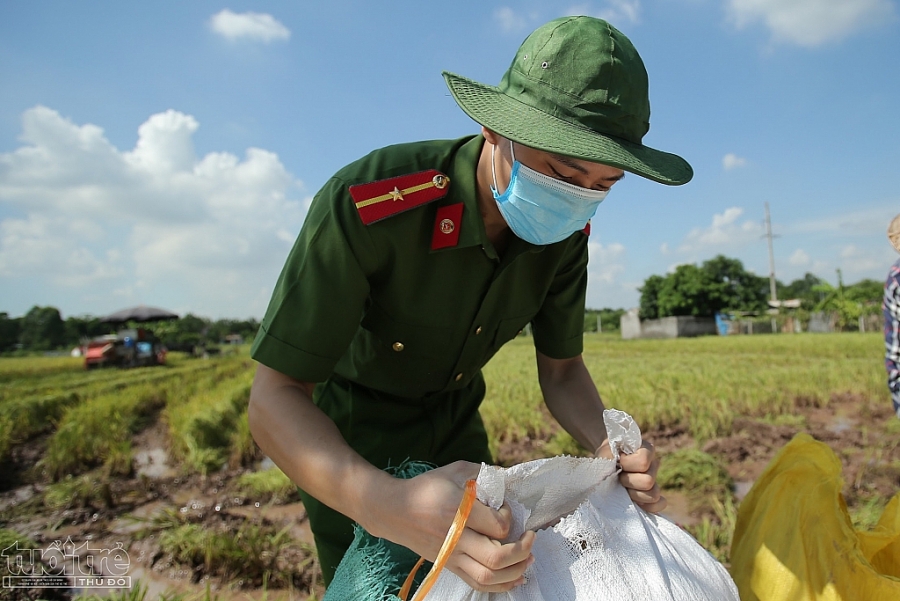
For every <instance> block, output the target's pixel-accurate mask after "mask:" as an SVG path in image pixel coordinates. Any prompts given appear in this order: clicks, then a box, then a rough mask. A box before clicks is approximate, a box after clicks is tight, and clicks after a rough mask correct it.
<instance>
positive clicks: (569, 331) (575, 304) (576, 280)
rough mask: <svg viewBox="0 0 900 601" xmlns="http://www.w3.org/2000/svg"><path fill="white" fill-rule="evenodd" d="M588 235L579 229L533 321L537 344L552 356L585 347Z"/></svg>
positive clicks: (568, 354) (569, 354) (568, 355)
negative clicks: (579, 231)
mask: <svg viewBox="0 0 900 601" xmlns="http://www.w3.org/2000/svg"><path fill="white" fill-rule="evenodd" d="M587 240H588V237H587V236H585V235H583V234H581V233H579V234H577V235H576V236H573V239H572V240H571V241H570V244H572V248H571V250H570V251H569V253H568V254H567V257H566V258H565V259H564V260H563V261H562V262H561V263H560V268H559V271H558V272H557V274H556V276H555V277H554V278H553V282H552V283H551V285H550V289H549V290H548V292H547V296H546V297H545V298H544V302H543V303H542V305H541V308H540V310H539V311H538V313H537V315H535V317H534V319H533V320H532V322H531V326H532V332H533V334H534V346H535V348H536V349H537V350H538V351H539V352H541V353H542V354H544V355H547V356H548V357H550V358H552V359H569V358H571V357H576V356H578V355H580V354H581V352H582V350H583V349H584V340H583V336H584V304H585V295H586V293H587V264H588V246H587Z"/></svg>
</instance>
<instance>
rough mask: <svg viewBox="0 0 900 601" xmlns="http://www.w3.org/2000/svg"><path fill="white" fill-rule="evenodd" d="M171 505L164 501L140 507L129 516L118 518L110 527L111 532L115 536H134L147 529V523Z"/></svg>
mask: <svg viewBox="0 0 900 601" xmlns="http://www.w3.org/2000/svg"><path fill="white" fill-rule="evenodd" d="M168 506H169V504H168V503H166V502H164V501H152V502H150V503H147V504H145V505H141V506H140V507H136V508H135V510H134V511H132V512H131V513H129V514H128V515H123V516H120V517H118V518H116V520H115V521H113V522H112V523H111V524H110V526H109V531H110V532H112V533H114V534H134V533H135V532H138V531H139V530H142V529H144V528H146V527H147V522H148V520H149V519H150V518H152V517H153V515H154V514H155V513H157V512H159V511H161V510H162V509H164V508H166V507H168Z"/></svg>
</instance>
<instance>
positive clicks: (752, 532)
mask: <svg viewBox="0 0 900 601" xmlns="http://www.w3.org/2000/svg"><path fill="white" fill-rule="evenodd" d="M843 484H844V482H843V479H842V478H841V462H840V461H839V460H838V458H837V457H836V456H835V455H834V453H833V452H832V450H831V449H830V448H829V447H828V446H827V445H825V444H823V443H821V442H817V441H816V440H814V439H813V438H812V437H811V436H809V435H808V434H798V435H797V436H795V437H794V439H793V440H791V442H789V443H788V444H787V445H785V447H784V448H783V449H781V450H780V451H779V452H778V454H777V455H776V456H775V458H774V459H772V462H771V463H770V464H769V465H768V466H767V467H766V469H765V471H764V472H763V474H762V475H761V476H760V478H759V480H757V481H756V483H755V484H754V485H753V488H752V489H751V490H750V493H749V494H748V495H747V497H746V498H745V499H744V500H743V501H742V502H741V505H740V508H739V510H738V517H737V526H736V527H735V532H734V538H733V541H732V546H731V575H732V577H733V578H734V581H735V584H737V587H738V591H739V592H740V595H741V601H757V600H758V601H868V600H872V601H876V600H877V601H887V600H893V599H896V600H900V494H897V495H895V496H894V497H893V499H891V501H890V503H888V505H887V507H886V508H885V510H884V513H883V514H882V516H881V519H880V521H879V522H878V525H877V526H876V527H875V529H874V530H872V531H871V532H857V531H855V530H854V529H853V525H852V523H851V521H850V515H849V514H848V513H847V505H846V503H845V502H844V498H843V496H842V495H841V489H842V488H843Z"/></svg>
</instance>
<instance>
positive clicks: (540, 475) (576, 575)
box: [426, 410, 739, 601]
mask: <svg viewBox="0 0 900 601" xmlns="http://www.w3.org/2000/svg"><path fill="white" fill-rule="evenodd" d="M604 421H605V422H606V426H607V432H608V434H609V437H610V441H611V443H612V446H613V449H614V453H615V452H616V451H617V450H619V449H621V450H622V451H623V452H626V453H628V452H633V451H634V450H635V449H637V448H639V447H640V445H641V440H640V431H639V430H638V428H637V425H636V424H635V423H634V420H632V418H631V416H629V415H628V414H626V413H623V412H621V411H615V410H609V411H606V412H604ZM618 473H619V470H618V468H617V467H616V461H615V460H614V459H584V458H576V457H567V456H563V457H553V458H550V459H540V460H537V461H530V462H527V463H522V464H519V465H516V466H513V467H511V468H506V469H505V468H500V467H493V466H488V465H482V466H481V472H480V473H479V474H478V480H477V485H478V489H477V490H478V499H479V500H480V501H481V502H483V503H485V504H487V505H490V506H491V507H493V508H495V509H497V508H499V507H500V506H501V505H502V504H503V501H504V500H506V501H507V502H508V503H509V505H510V508H511V509H512V528H511V531H510V535H509V538H508V539H507V541H511V540H517V539H518V538H519V537H520V536H521V535H522V534H523V533H524V532H525V531H526V530H536V534H537V537H536V539H535V542H534V546H533V548H532V553H533V554H534V557H535V562H534V563H533V564H532V565H531V566H530V567H529V568H528V569H527V570H526V571H525V576H526V578H527V582H526V583H525V584H523V585H522V586H518V587H516V588H514V589H513V590H511V591H509V592H506V593H482V592H478V591H475V590H473V589H472V588H470V587H469V586H468V585H467V584H466V583H465V582H463V580H462V579H460V578H459V577H458V576H456V575H455V574H453V573H452V572H450V571H449V570H444V571H443V572H441V574H440V576H439V577H438V579H437V581H436V582H435V584H434V587H433V588H432V589H431V591H430V592H429V594H428V596H427V597H426V600H427V601H501V600H503V601H604V600H607V599H608V600H610V601H629V600H632V599H633V600H635V601H647V600H649V599H652V600H654V601H706V600H709V601H739V598H738V593H737V589H736V587H735V585H734V582H733V581H732V579H731V577H730V576H729V575H728V572H727V571H726V570H725V568H724V567H723V566H722V565H721V564H720V563H719V562H718V561H716V560H715V558H713V556H712V555H710V554H709V553H708V552H707V551H706V550H705V549H704V548H703V547H701V546H700V545H699V544H698V543H697V541H696V540H694V539H693V538H692V537H691V536H690V535H689V534H688V533H687V532H685V531H684V530H682V529H681V528H679V527H678V526H676V525H675V524H673V523H672V522H670V521H669V520H667V519H665V518H663V517H660V516H656V515H653V514H649V513H647V512H645V511H643V510H642V509H640V508H639V507H638V506H637V505H635V504H634V502H633V501H632V500H631V498H630V497H629V496H628V493H627V492H626V491H625V489H624V488H623V487H622V485H621V484H619V481H618V478H617V477H616V476H617V474H618Z"/></svg>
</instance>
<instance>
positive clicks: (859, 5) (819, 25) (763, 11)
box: [726, 0, 894, 47]
mask: <svg viewBox="0 0 900 601" xmlns="http://www.w3.org/2000/svg"><path fill="white" fill-rule="evenodd" d="M726 11H727V14H728V17H729V19H730V20H731V21H732V22H733V23H734V24H735V26H737V27H738V28H739V29H741V28H744V27H746V26H748V25H751V24H754V23H757V22H762V23H764V24H765V26H766V27H767V28H768V29H769V31H770V32H771V34H772V39H773V41H775V42H787V43H792V44H796V45H799V46H806V47H815V46H819V45H821V44H825V43H827V42H833V41H838V40H841V39H843V38H845V37H847V36H850V35H852V34H854V33H856V32H858V31H861V30H863V29H866V28H868V27H871V26H873V25H878V24H880V23H883V22H884V21H886V20H890V19H892V18H893V17H894V5H893V4H892V3H891V2H890V0H729V1H728V5H727V8H726Z"/></svg>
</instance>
